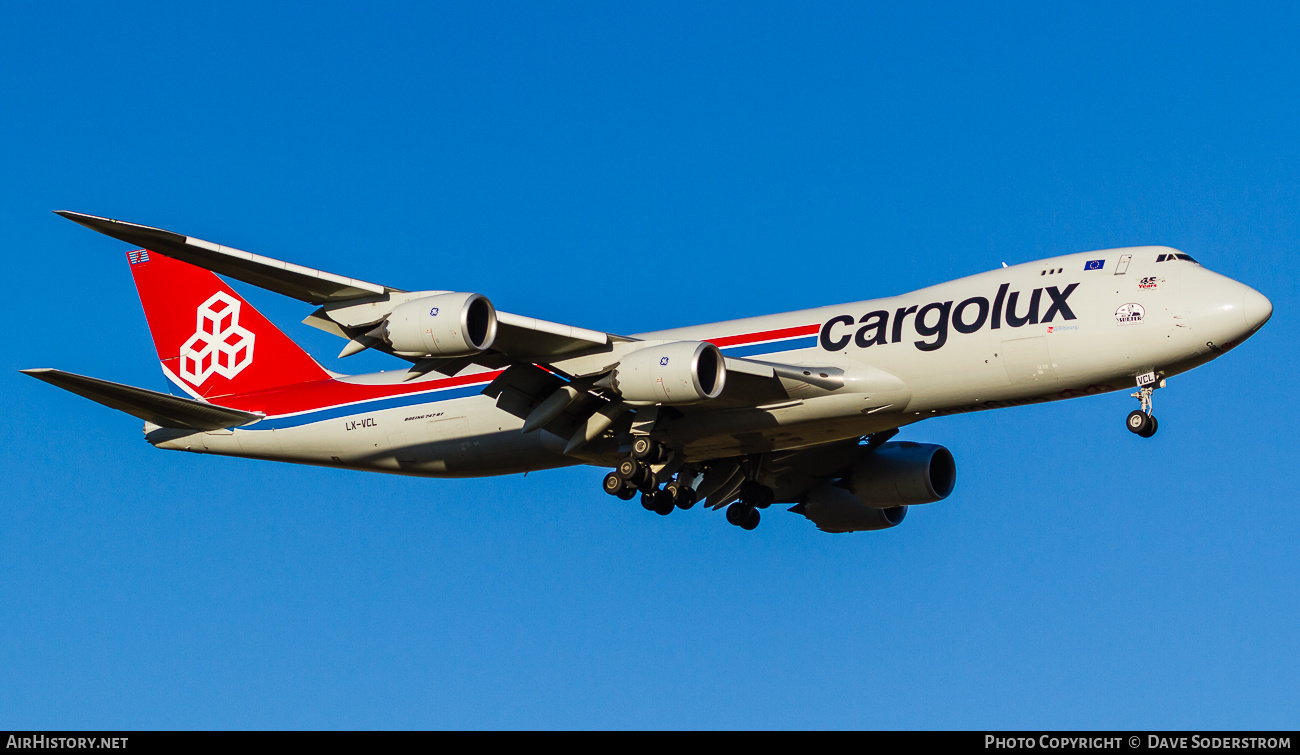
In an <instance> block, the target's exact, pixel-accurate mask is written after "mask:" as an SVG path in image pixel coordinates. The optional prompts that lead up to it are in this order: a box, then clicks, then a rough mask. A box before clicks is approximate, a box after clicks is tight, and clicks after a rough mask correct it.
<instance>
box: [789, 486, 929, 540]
mask: <svg viewBox="0 0 1300 755" xmlns="http://www.w3.org/2000/svg"><path fill="white" fill-rule="evenodd" d="M791 511H795V512H797V513H800V514H803V515H804V516H806V517H808V519H809V520H811V521H812V523H813V524H815V525H817V529H819V530H821V531H823V532H867V531H869V530H884V529H889V528H890V527H895V526H897V525H898V524H900V523H901V522H902V521H903V517H905V516H907V507H906V506H892V507H890V508H887V509H881V508H876V507H874V506H868V505H867V504H866V503H865V502H864V501H863V500H862V499H861V498H858V497H857V496H855V495H853V493H851V492H849V491H848V490H845V489H844V488H842V487H840V486H839V485H836V484H833V483H829V482H824V483H822V484H821V485H818V486H817V487H815V488H813V489H812V490H810V491H808V493H807V494H806V495H805V496H804V498H803V501H801V502H800V503H799V505H798V506H795V507H794V508H793V509H791Z"/></svg>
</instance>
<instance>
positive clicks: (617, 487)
mask: <svg viewBox="0 0 1300 755" xmlns="http://www.w3.org/2000/svg"><path fill="white" fill-rule="evenodd" d="M625 487H626V485H625V484H624V482H623V478H622V477H619V476H618V473H617V472H610V473H609V474H607V475H605V482H604V488H605V492H606V493H609V494H610V495H619V494H621V493H622V492H623V490H624V488H625Z"/></svg>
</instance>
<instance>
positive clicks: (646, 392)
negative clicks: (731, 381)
mask: <svg viewBox="0 0 1300 755" xmlns="http://www.w3.org/2000/svg"><path fill="white" fill-rule="evenodd" d="M611 378H612V380H611V385H612V386H613V388H614V390H616V391H618V393H619V395H620V396H622V397H623V400H624V401H627V402H628V403H631V404H693V403H696V402H699V401H707V400H708V399H711V398H717V397H718V395H719V394H721V393H722V389H723V387H724V386H725V385H726V383H727V369H726V367H725V366H724V365H723V363H722V352H721V351H719V350H718V347H717V346H714V345H713V344H711V343H709V342H707V341H676V342H673V343H665V344H660V345H659V346H648V347H646V348H644V349H637V350H636V351H633V352H632V353H630V354H628V355H627V356H625V357H623V359H622V360H621V361H620V362H619V363H618V366H617V367H615V368H614V372H613V374H612V375H611Z"/></svg>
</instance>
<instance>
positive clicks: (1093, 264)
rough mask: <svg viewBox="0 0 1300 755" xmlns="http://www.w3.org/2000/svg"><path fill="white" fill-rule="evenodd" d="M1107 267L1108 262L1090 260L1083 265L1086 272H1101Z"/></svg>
mask: <svg viewBox="0 0 1300 755" xmlns="http://www.w3.org/2000/svg"><path fill="white" fill-rule="evenodd" d="M1105 266H1106V260H1088V261H1087V262H1085V263H1083V269H1084V270H1100V269H1102V268H1103V267H1105Z"/></svg>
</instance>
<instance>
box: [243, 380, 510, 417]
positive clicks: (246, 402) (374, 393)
mask: <svg viewBox="0 0 1300 755" xmlns="http://www.w3.org/2000/svg"><path fill="white" fill-rule="evenodd" d="M502 372H504V370H495V371H493V372H478V373H474V374H472V375H461V376H458V377H450V378H444V379H441V380H430V381H427V382H412V383H399V384H388V385H358V384H356V383H345V382H343V381H341V380H334V379H330V380H320V381H316V382H311V383H300V384H298V385H287V386H282V387H280V388H273V389H271V390H267V391H258V392H256V393H243V394H239V395H235V396H222V397H221V399H220V403H221V405H222V406H229V407H232V408H235V409H244V410H246V411H261V412H265V413H266V414H268V415H281V414H297V413H298V412H306V411H313V410H316V409H329V408H331V407H335V406H340V405H342V404H352V403H356V402H359V401H372V400H375V399H385V398H392V397H394V396H403V395H406V394H410V393H422V392H425V391H436V390H440V389H445V388H457V387H460V386H466V385H475V384H480V383H482V384H486V383H489V382H491V381H492V379H493V378H495V377H496V376H497V375H500V374H501V373H502ZM430 400H431V401H432V400H435V399H434V398H433V397H430Z"/></svg>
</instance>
